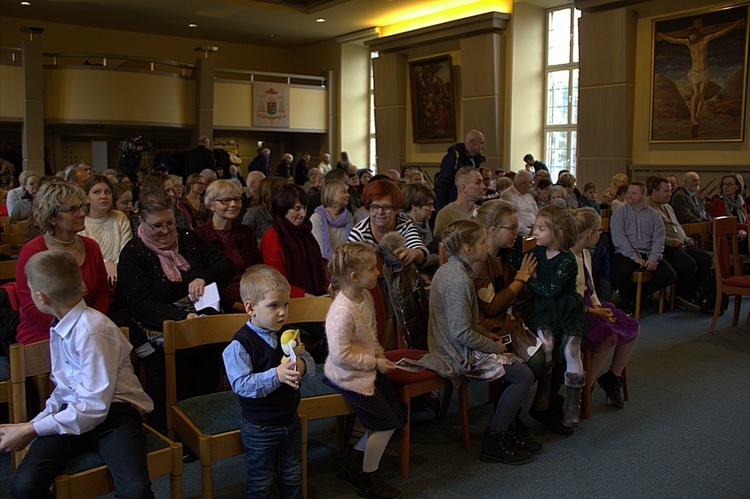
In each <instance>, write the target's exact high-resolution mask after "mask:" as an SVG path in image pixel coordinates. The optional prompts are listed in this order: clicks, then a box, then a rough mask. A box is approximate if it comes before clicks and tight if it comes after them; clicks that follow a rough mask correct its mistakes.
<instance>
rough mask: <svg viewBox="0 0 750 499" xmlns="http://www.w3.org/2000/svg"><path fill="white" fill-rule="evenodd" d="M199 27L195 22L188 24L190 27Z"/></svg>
mask: <svg viewBox="0 0 750 499" xmlns="http://www.w3.org/2000/svg"><path fill="white" fill-rule="evenodd" d="M197 27H198V25H197V24H195V23H190V24H188V28H197Z"/></svg>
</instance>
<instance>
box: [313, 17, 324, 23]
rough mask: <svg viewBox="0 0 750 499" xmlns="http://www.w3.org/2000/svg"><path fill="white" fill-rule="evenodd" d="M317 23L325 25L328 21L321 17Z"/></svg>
mask: <svg viewBox="0 0 750 499" xmlns="http://www.w3.org/2000/svg"><path fill="white" fill-rule="evenodd" d="M315 22H316V23H324V22H326V20H325V19H323V18H322V17H319V18H317V19H316V20H315Z"/></svg>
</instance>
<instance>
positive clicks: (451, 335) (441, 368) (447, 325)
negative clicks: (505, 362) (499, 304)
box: [420, 257, 501, 385]
mask: <svg viewBox="0 0 750 499" xmlns="http://www.w3.org/2000/svg"><path fill="white" fill-rule="evenodd" d="M427 335H428V336H427V343H428V346H429V349H430V353H428V354H427V355H425V356H424V357H422V360H421V362H420V363H421V364H422V365H423V366H425V367H426V368H428V369H431V370H433V371H435V372H437V373H438V374H439V375H440V376H442V377H444V378H449V379H452V380H454V383H455V384H456V385H459V384H460V383H461V381H462V379H461V378H462V377H463V376H464V375H465V374H466V373H467V372H468V371H469V370H471V364H472V362H473V361H474V350H479V351H481V352H490V353H500V351H501V346H500V344H499V343H497V342H495V341H492V340H491V339H490V338H489V333H488V332H487V330H485V329H484V328H483V327H482V326H481V324H480V323H479V304H478V301H477V294H476V291H475V290H474V280H473V278H472V276H471V274H470V273H469V271H468V270H467V269H466V268H465V267H464V265H463V263H462V262H461V261H460V260H459V259H457V258H456V257H451V258H450V259H449V260H448V262H447V263H445V264H444V265H443V266H441V267H440V268H439V269H438V271H437V272H436V273H435V277H433V279H432V287H431V289H430V321H429V325H428V330H427Z"/></svg>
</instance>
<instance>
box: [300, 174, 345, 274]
mask: <svg viewBox="0 0 750 499" xmlns="http://www.w3.org/2000/svg"><path fill="white" fill-rule="evenodd" d="M320 200H321V202H322V203H323V204H321V205H320V206H318V207H317V208H315V211H314V212H313V214H312V216H311V217H310V222H311V223H312V233H313V236H314V237H315V240H316V241H318V244H319V245H320V252H321V254H322V255H323V259H324V260H326V261H328V260H329V259H330V258H331V255H333V252H334V250H335V249H336V248H337V247H338V246H340V245H341V244H344V243H345V242H346V241H347V239H348V238H349V232H351V230H352V220H353V219H352V214H351V213H350V212H349V210H347V209H346V207H347V205H348V204H349V187H348V186H347V185H346V184H345V183H344V182H342V181H340V180H331V181H328V182H326V183H325V184H323V189H322V190H321V192H320Z"/></svg>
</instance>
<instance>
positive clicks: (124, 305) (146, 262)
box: [114, 189, 234, 401]
mask: <svg viewBox="0 0 750 499" xmlns="http://www.w3.org/2000/svg"><path fill="white" fill-rule="evenodd" d="M138 216H139V218H140V222H141V223H140V225H139V226H138V230H137V231H136V237H134V238H133V239H131V240H130V241H129V242H128V244H126V245H125V247H124V248H123V250H122V252H121V253H120V261H119V263H118V265H117V275H118V284H117V287H116V288H115V304H114V308H116V309H117V312H118V316H119V317H121V316H122V315H123V314H124V315H126V316H128V317H130V318H132V319H133V320H135V321H137V322H138V323H139V324H140V325H142V326H143V327H144V328H145V329H147V330H149V331H151V332H152V333H158V332H161V331H162V324H163V323H164V321H165V320H173V321H181V320H184V319H192V318H195V317H198V315H197V314H196V313H195V312H193V311H192V309H190V308H186V307H185V306H184V304H185V303H186V302H187V300H186V298H188V297H189V298H190V301H193V302H194V301H195V300H197V299H198V298H200V297H201V296H202V295H203V291H204V289H205V287H206V286H207V285H209V284H211V283H216V284H217V286H218V288H219V291H220V292H221V291H222V290H223V289H224V288H225V287H226V286H227V285H228V284H229V282H230V281H231V279H232V276H233V275H234V264H233V263H232V261H231V260H230V259H229V258H227V257H226V256H224V255H223V254H221V253H220V252H218V251H216V250H215V249H214V248H212V247H211V245H209V244H208V243H207V242H205V241H203V240H202V239H201V238H199V237H198V236H197V235H196V234H195V232H192V231H190V230H185V229H178V228H177V227H176V225H175V205H174V202H173V201H172V199H171V198H170V197H168V196H167V195H165V194H164V192H162V191H160V190H155V189H148V190H145V191H142V192H141V195H140V197H139V198H138ZM178 302H179V303H178ZM201 313H203V314H205V313H211V309H203V310H201ZM114 320H115V322H116V323H118V324H119V323H120V322H119V321H118V320H117V319H114ZM143 336H144V335H142V334H140V333H139V334H136V335H135V336H134V330H133V328H131V333H130V341H131V343H133V347H134V351H135V353H136V354H137V355H138V356H139V357H140V358H141V359H143V360H144V361H145V362H146V364H147V368H149V369H150V368H151V366H152V365H154V366H158V360H159V358H160V359H161V360H162V362H163V354H162V353H161V352H159V351H158V348H157V352H155V351H154V346H153V345H152V343H150V342H149V340H148V338H144V337H143ZM151 337H152V338H153V337H154V335H153V334H152V335H151ZM156 343H158V342H156ZM200 348H202V347H199V348H197V349H192V350H195V352H189V351H188V352H185V354H186V355H183V356H181V357H180V358H181V359H182V360H181V361H180V362H179V364H178V369H179V368H180V367H181V365H183V366H184V365H192V366H193V367H192V368H191V369H190V370H189V372H186V373H178V376H179V377H181V378H183V379H184V378H185V377H187V382H186V384H185V387H186V388H187V389H188V391H189V395H190V396H193V395H198V394H203V393H210V392H211V391H215V389H216V386H217V382H218V376H219V372H220V371H219V370H220V364H221V355H216V356H214V355H206V353H205V351H198V350H200ZM152 354H153V356H152ZM154 356H156V357H157V358H154ZM147 358H149V360H146V359H147ZM191 358H192V359H191ZM162 365H163V364H162ZM195 366H201V368H200V369H197V368H195ZM154 369H156V367H155V368H154ZM162 372H163V371H162ZM149 375H150V376H149V380H148V385H149V390H148V393H149V395H151V393H152V387H153V383H154V381H153V380H152V378H151V373H149ZM159 388H160V389H161V388H162V387H159ZM153 389H156V387H153ZM152 398H153V399H154V400H155V401H156V400H157V399H159V400H161V399H160V398H159V397H155V396H152Z"/></svg>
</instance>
